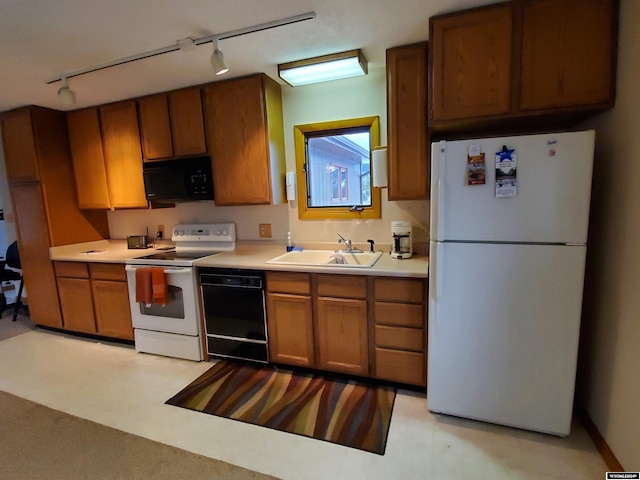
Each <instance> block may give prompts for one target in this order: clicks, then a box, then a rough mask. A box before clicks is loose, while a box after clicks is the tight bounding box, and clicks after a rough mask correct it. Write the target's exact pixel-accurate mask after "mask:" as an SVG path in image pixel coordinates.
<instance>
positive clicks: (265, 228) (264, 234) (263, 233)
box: [258, 223, 271, 238]
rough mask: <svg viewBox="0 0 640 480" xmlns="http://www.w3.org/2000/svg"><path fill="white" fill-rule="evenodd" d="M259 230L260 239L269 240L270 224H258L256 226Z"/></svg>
mask: <svg viewBox="0 0 640 480" xmlns="http://www.w3.org/2000/svg"><path fill="white" fill-rule="evenodd" d="M258 228H259V230H260V238H271V224H270V223H260V224H259V225H258Z"/></svg>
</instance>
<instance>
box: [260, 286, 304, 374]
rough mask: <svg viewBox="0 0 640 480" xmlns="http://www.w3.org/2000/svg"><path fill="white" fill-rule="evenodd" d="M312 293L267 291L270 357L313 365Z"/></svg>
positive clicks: (279, 361)
mask: <svg viewBox="0 0 640 480" xmlns="http://www.w3.org/2000/svg"><path fill="white" fill-rule="evenodd" d="M311 312H312V309H311V297H308V296H301V295H286V294H280V293H270V294H268V295H267V326H268V332H269V358H270V360H271V361H272V362H277V363H286V364H289V365H298V366H301V367H313V366H314V358H313V319H312V313H311Z"/></svg>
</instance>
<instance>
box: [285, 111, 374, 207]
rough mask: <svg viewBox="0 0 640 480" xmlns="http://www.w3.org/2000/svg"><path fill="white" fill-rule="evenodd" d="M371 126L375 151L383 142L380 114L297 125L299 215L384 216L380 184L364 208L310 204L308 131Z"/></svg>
mask: <svg viewBox="0 0 640 480" xmlns="http://www.w3.org/2000/svg"><path fill="white" fill-rule="evenodd" d="M356 127H369V135H370V138H371V151H373V148H374V147H378V146H380V120H379V118H378V117H361V118H352V119H347V120H337V121H332V122H321V123H310V124H306V125H296V126H294V127H293V136H294V140H295V148H296V176H297V178H298V192H297V193H298V218H299V219H300V220H329V219H333V220H351V219H362V218H381V209H380V188H378V187H373V186H372V187H371V206H370V207H363V210H362V211H360V212H351V211H349V208H350V206H348V205H345V206H336V207H322V208H310V207H308V205H307V174H306V172H305V171H304V164H305V162H306V148H305V135H306V134H307V133H309V132H319V131H324V130H339V129H345V128H356Z"/></svg>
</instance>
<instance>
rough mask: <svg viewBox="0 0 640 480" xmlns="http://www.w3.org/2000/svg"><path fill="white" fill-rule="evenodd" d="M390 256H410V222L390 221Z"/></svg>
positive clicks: (411, 253)
mask: <svg viewBox="0 0 640 480" xmlns="http://www.w3.org/2000/svg"><path fill="white" fill-rule="evenodd" d="M391 235H392V237H393V243H392V245H391V256H392V257H393V258H411V255H413V248H412V242H411V224H410V223H409V222H391Z"/></svg>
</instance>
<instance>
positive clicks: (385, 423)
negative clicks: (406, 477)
mask: <svg viewBox="0 0 640 480" xmlns="http://www.w3.org/2000/svg"><path fill="white" fill-rule="evenodd" d="M395 396H396V391H395V388H393V387H372V386H369V385H367V384H365V383H362V382H357V381H354V380H346V379H345V380H341V379H328V378H325V377H323V376H321V375H318V374H311V373H309V374H300V373H294V372H291V371H287V370H277V371H276V370H275V369H274V368H273V367H268V366H256V365H250V364H244V363H234V362H227V361H220V362H218V363H216V364H215V365H214V366H213V367H212V368H211V369H210V370H208V371H207V372H205V373H204V374H203V375H201V376H200V377H199V378H197V379H196V380H194V381H193V382H192V383H191V384H189V385H188V386H187V387H186V388H184V389H183V390H182V391H181V392H179V393H178V394H177V395H175V396H174V397H172V398H170V399H169V400H167V401H166V402H165V403H168V404H169V405H176V406H178V407H183V408H188V409H190V410H196V411H199V412H204V413H208V414H211V415H217V416H220V417H226V418H231V419H234V420H240V421H243V422H247V423H253V424H255V425H261V426H264V427H268V428H273V429H276V430H281V431H283V432H289V433H297V434H299V435H305V436H307V437H313V438H317V439H320V440H326V441H329V442H333V443H337V444H340V445H345V446H348V447H353V448H358V449H360V450H366V451H368V452H373V453H377V454H379V455H384V450H385V446H386V443H387V434H388V432H389V423H390V421H391V410H392V408H393V402H394V400H395Z"/></svg>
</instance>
